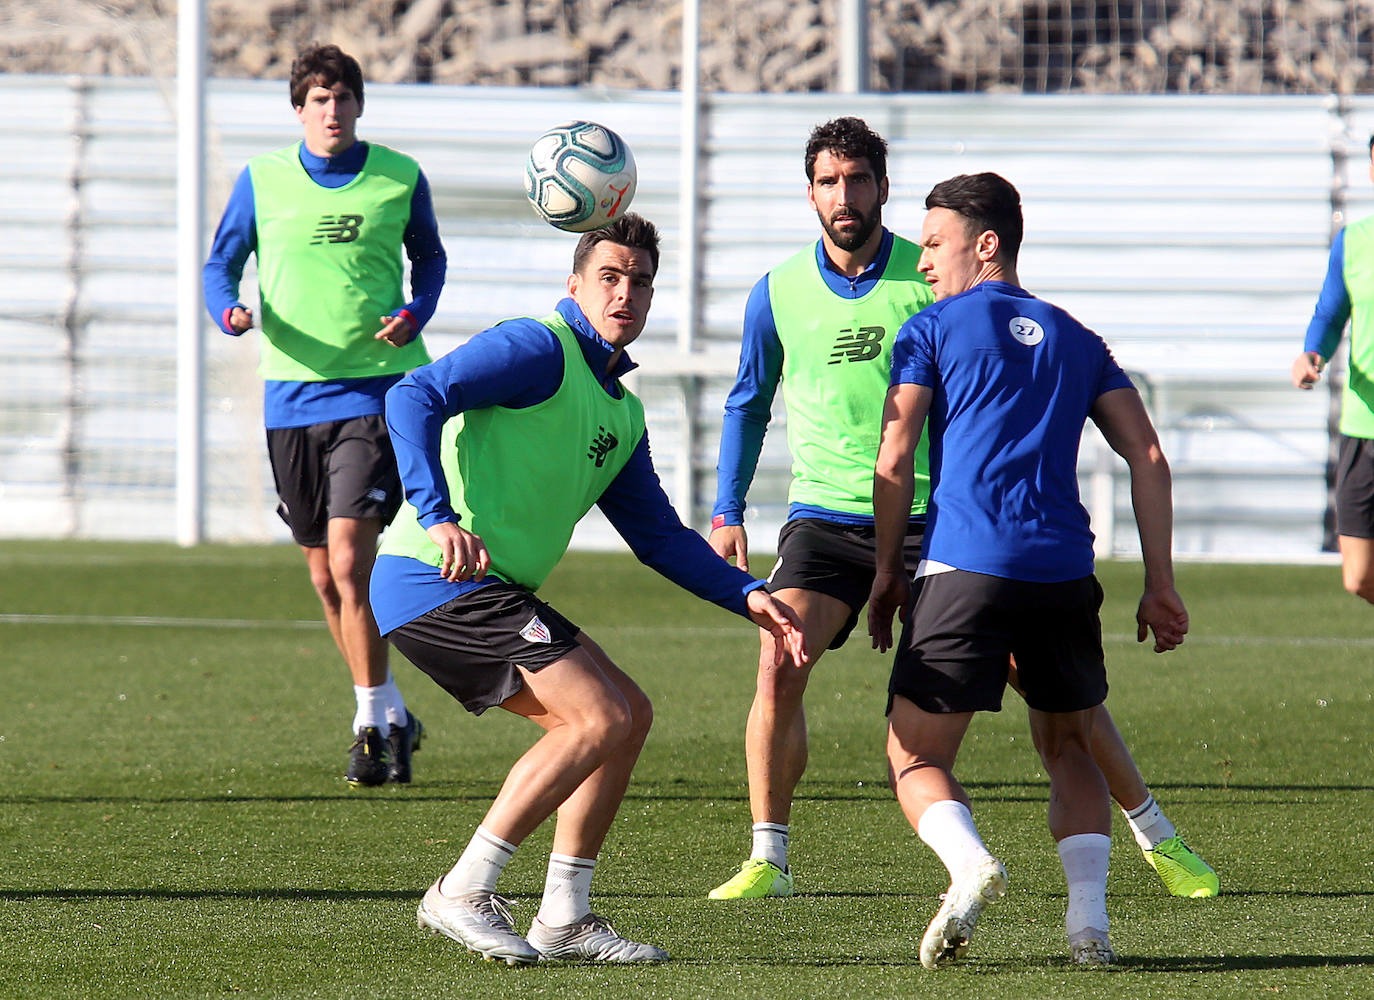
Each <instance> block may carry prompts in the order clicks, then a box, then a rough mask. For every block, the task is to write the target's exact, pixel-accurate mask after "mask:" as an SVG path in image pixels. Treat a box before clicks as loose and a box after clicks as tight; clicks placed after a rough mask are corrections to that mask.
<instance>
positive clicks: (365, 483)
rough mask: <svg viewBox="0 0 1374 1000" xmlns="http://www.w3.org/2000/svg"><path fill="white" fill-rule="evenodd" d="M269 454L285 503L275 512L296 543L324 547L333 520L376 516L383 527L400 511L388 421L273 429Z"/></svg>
mask: <svg viewBox="0 0 1374 1000" xmlns="http://www.w3.org/2000/svg"><path fill="white" fill-rule="evenodd" d="M267 455H268V458H269V459H271V462H272V478H273V479H275V480H276V484H277V496H278V498H279V499H280V500H281V503H280V504H278V506H277V513H278V514H280V515H281V519H282V520H283V521H285V522H286V524H287V527H289V528H290V529H291V537H292V538H294V539H295V540H296V544H297V545H305V546H308V547H310V548H319V547H320V546H323V545H324V544H325V543H326V542H327V541H328V539H329V519H330V518H331V517H356V518H376V519H377V520H379V521H381V522H382V526H383V527H385V526H386V525H388V524H390V523H391V519H392V518H394V517H395V516H396V511H398V510H400V508H401V497H402V492H401V477H400V474H399V473H397V471H396V454H395V452H393V451H392V450H391V436H390V435H389V434H387V430H386V418H385V417H382V416H369V417H354V418H353V419H352V420H334V421H330V422H328V423H323V424H311V425H310V426H309V427H279V428H269V429H268V431H267Z"/></svg>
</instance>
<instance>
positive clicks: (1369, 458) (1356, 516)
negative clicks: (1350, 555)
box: [1336, 434, 1374, 538]
mask: <svg viewBox="0 0 1374 1000" xmlns="http://www.w3.org/2000/svg"><path fill="white" fill-rule="evenodd" d="M1336 534H1338V535H1345V536H1347V537H1349V538H1374V440H1370V439H1369V438H1357V437H1350V436H1349V435H1346V434H1342V435H1341V438H1340V457H1339V458H1338V459H1337V465H1336Z"/></svg>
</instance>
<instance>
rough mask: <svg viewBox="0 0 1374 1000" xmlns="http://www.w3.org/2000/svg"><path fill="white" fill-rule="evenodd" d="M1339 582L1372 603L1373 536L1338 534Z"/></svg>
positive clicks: (1373, 592)
mask: <svg viewBox="0 0 1374 1000" xmlns="http://www.w3.org/2000/svg"><path fill="white" fill-rule="evenodd" d="M1336 543H1337V544H1338V545H1339V546H1340V550H1341V582H1342V583H1343V584H1344V585H1345V589H1346V590H1348V591H1349V592H1350V593H1352V594H1354V595H1355V596H1356V597H1359V598H1362V599H1363V600H1366V601H1368V602H1369V603H1371V604H1374V538H1355V537H1353V536H1351V535H1338V536H1337V538H1336Z"/></svg>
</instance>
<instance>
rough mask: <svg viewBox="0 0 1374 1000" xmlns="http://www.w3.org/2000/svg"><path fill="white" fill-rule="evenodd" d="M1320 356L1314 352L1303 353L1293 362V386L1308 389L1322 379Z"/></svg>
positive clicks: (1322, 362)
mask: <svg viewBox="0 0 1374 1000" xmlns="http://www.w3.org/2000/svg"><path fill="white" fill-rule="evenodd" d="M1324 364H1325V362H1324V361H1322V356H1321V355H1320V354H1318V353H1317V352H1316V351H1303V352H1302V353H1301V354H1299V355H1298V356H1297V357H1296V358H1295V359H1294V360H1293V385H1295V386H1296V387H1297V388H1299V389H1310V388H1312V387H1313V386H1314V385H1316V384H1317V382H1318V380H1320V379H1321V377H1322V366H1323V365H1324Z"/></svg>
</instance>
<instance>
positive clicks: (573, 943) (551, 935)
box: [529, 913, 668, 962]
mask: <svg viewBox="0 0 1374 1000" xmlns="http://www.w3.org/2000/svg"><path fill="white" fill-rule="evenodd" d="M529 942H530V944H532V945H533V946H534V947H535V949H536V950H537V951H538V952H539V956H540V958H543V959H571V960H572V961H581V962H666V961H668V953H667V952H666V951H664V950H663V949H662V948H659V947H656V946H655V945H651V944H641V943H640V942H638V941H631V940H629V939H628V938H623V937H621V936H620V935H619V934H617V933H616V932H615V928H614V927H612V926H611V925H610V922H609V921H607V920H606V918H605V917H599V916H597V915H596V914H595V913H588V914H587V915H586V916H585V917H583V918H582V919H581V920H578V921H575V922H574V923H571V924H564V925H563V926H562V927H550V926H549V925H548V924H546V923H544V922H543V921H542V920H540V919H539V918H538V917H535V918H534V924H533V925H532V926H531V927H530V933H529Z"/></svg>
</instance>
